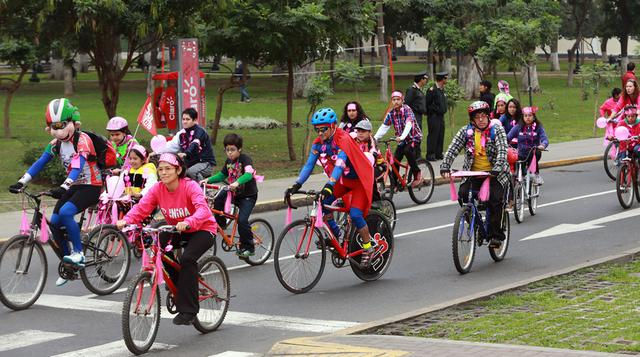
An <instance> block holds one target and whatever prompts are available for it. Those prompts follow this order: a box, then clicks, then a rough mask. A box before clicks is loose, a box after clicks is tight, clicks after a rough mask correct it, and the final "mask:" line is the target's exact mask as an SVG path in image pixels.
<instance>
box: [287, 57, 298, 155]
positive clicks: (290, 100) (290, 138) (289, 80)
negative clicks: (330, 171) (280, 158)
mask: <svg viewBox="0 0 640 357" xmlns="http://www.w3.org/2000/svg"><path fill="white" fill-rule="evenodd" d="M287 70H288V71H289V76H288V77H287V147H288V148H289V160H291V161H296V152H295V150H294V147H293V121H292V119H293V62H291V60H290V59H289V60H287Z"/></svg>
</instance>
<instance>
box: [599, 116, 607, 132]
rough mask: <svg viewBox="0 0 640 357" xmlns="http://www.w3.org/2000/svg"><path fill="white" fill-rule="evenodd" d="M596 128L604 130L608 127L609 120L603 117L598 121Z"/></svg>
mask: <svg viewBox="0 0 640 357" xmlns="http://www.w3.org/2000/svg"><path fill="white" fill-rule="evenodd" d="M596 126H597V127H598V128H600V129H604V128H606V127H607V118H604V117H601V118H598V120H596Z"/></svg>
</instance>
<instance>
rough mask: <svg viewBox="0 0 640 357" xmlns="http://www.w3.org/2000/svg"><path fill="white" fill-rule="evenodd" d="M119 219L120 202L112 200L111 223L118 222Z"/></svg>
mask: <svg viewBox="0 0 640 357" xmlns="http://www.w3.org/2000/svg"><path fill="white" fill-rule="evenodd" d="M117 221H118V203H117V202H115V201H113V202H111V224H116V222H117Z"/></svg>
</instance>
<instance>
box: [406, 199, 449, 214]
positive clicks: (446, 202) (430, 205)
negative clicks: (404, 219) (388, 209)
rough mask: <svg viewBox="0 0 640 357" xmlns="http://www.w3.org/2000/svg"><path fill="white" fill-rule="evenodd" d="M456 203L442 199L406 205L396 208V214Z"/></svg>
mask: <svg viewBox="0 0 640 357" xmlns="http://www.w3.org/2000/svg"><path fill="white" fill-rule="evenodd" d="M457 204H458V201H451V200H444V201H438V202H432V203H427V204H426V205H420V206H414V207H408V208H403V209H399V210H396V214H402V213H407V212H415V211H422V210H426V209H430V208H439V207H446V206H452V205H457Z"/></svg>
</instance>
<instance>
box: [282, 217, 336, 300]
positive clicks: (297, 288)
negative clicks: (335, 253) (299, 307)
mask: <svg viewBox="0 0 640 357" xmlns="http://www.w3.org/2000/svg"><path fill="white" fill-rule="evenodd" d="M309 229H313V236H312V237H311V240H312V242H310V248H309V249H310V250H309V254H308V255H307V256H306V257H305V256H303V257H296V256H295V252H296V251H297V243H298V242H299V239H300V238H299V237H298V238H296V236H299V234H301V233H304V234H305V237H306V235H307V234H308V230H309ZM301 230H302V232H300V231H301ZM289 232H292V235H293V237H291V238H288V237H287V236H288V235H289ZM314 237H315V238H316V239H317V241H318V243H317V244H318V245H319V246H320V247H321V249H319V253H315V251H314V252H312V251H311V249H312V248H316V247H315V245H316V242H315V241H313V238H314ZM287 238H288V239H287ZM306 239H307V238H305V241H303V243H304V244H303V249H304V246H306V244H307V242H306ZM285 240H286V242H285ZM289 241H293V244H294V245H293V246H291V244H292V243H290V242H289ZM283 244H285V245H287V246H286V247H283ZM316 254H320V259H319V263H318V264H319V265H318V266H317V273H315V277H313V276H312V279H309V280H310V281H309V282H305V283H302V284H299V285H294V284H293V283H292V282H291V281H287V280H289V279H290V278H292V274H294V273H295V274H300V271H302V272H304V271H311V270H310V269H296V268H298V266H294V267H293V268H291V269H286V268H285V266H281V265H283V263H284V262H285V260H289V259H291V258H293V259H294V263H295V265H303V264H305V262H306V261H307V259H308V258H309V257H311V256H312V255H316ZM326 256H327V250H326V249H325V245H324V236H323V234H322V233H321V232H320V230H319V229H318V228H315V227H311V221H309V220H297V221H295V222H293V223H291V224H289V225H288V226H286V227H285V228H284V229H283V230H282V233H280V236H279V237H278V240H277V241H276V247H275V249H274V252H273V262H274V267H275V270H276V277H277V278H278V281H279V282H280V284H282V286H283V287H284V288H285V289H287V290H288V291H290V292H292V293H294V294H301V293H306V292H307V291H309V290H311V289H312V288H313V287H314V286H315V285H316V284H317V283H318V281H320V277H321V276H322V272H323V271H324V266H325V264H326ZM306 265H310V264H306ZM283 268H284V269H283ZM283 270H284V273H285V274H283ZM296 270H297V271H298V272H296ZM314 270H316V269H314ZM289 272H291V273H289Z"/></svg>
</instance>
